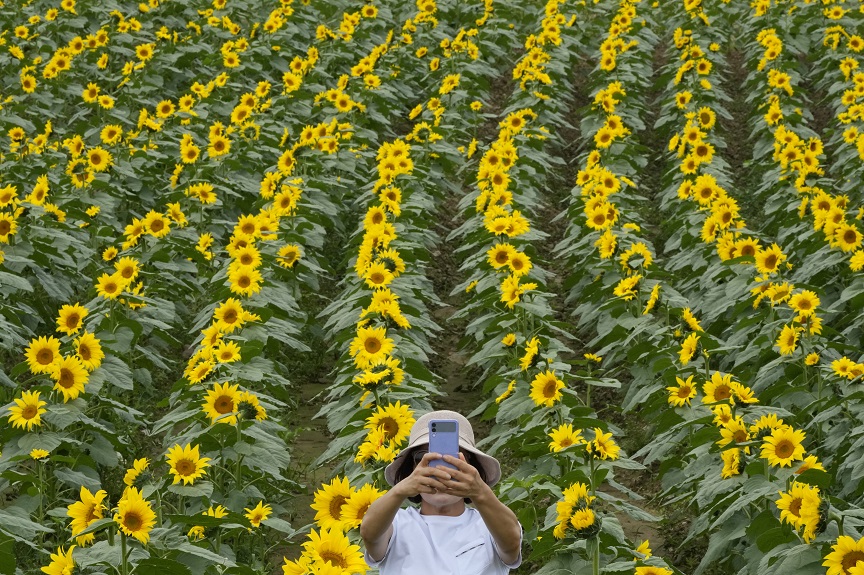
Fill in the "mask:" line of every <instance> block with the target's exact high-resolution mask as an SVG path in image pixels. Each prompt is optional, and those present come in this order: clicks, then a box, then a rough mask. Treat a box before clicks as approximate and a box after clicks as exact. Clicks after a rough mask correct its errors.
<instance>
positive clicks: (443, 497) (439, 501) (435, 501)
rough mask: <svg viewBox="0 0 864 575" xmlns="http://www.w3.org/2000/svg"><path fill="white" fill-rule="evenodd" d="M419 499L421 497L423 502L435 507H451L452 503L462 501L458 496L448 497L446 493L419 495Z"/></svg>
mask: <svg viewBox="0 0 864 575" xmlns="http://www.w3.org/2000/svg"><path fill="white" fill-rule="evenodd" d="M420 497H422V498H423V501H425V502H426V503H428V504H430V505H434V506H436V507H443V506H445V505H453V504H454V503H458V502H460V501H462V498H461V497H459V496H458V495H450V494H448V493H421V494H420Z"/></svg>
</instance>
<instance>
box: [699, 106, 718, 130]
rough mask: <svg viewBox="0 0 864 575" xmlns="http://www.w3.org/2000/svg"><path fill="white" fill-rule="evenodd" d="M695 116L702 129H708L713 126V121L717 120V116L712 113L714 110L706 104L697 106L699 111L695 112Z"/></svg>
mask: <svg viewBox="0 0 864 575" xmlns="http://www.w3.org/2000/svg"><path fill="white" fill-rule="evenodd" d="M696 118H697V119H698V120H699V126H700V127H701V128H702V129H703V130H710V129H711V128H713V127H714V123H715V122H716V121H717V116H716V115H715V114H714V110H712V109H711V108H708V107H707V106H703V107H702V108H699V111H698V112H696Z"/></svg>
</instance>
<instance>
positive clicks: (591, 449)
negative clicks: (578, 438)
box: [586, 427, 621, 459]
mask: <svg viewBox="0 0 864 575" xmlns="http://www.w3.org/2000/svg"><path fill="white" fill-rule="evenodd" d="M586 450H587V451H588V453H591V454H593V455H594V457H598V458H601V459H618V453H619V452H620V451H621V448H620V447H618V444H617V443H615V440H614V439H612V432H611V431H610V432H609V433H603V430H602V429H600V428H599V427H595V428H594V441H590V442H587V445H586Z"/></svg>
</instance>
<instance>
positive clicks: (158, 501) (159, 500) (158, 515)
mask: <svg viewBox="0 0 864 575" xmlns="http://www.w3.org/2000/svg"><path fill="white" fill-rule="evenodd" d="M155 493H156V520H157V521H158V522H159V525H160V526H161V525H162V495H161V493H159V490H158V489H157V490H156V492H155Z"/></svg>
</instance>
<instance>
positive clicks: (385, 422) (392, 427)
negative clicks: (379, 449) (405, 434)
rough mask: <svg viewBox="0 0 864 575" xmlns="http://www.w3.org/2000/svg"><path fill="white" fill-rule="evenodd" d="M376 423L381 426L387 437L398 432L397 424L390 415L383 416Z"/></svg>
mask: <svg viewBox="0 0 864 575" xmlns="http://www.w3.org/2000/svg"><path fill="white" fill-rule="evenodd" d="M378 425H379V426H380V427H381V428H383V430H384V435H385V436H387V439H392V438H394V437H396V434H397V433H398V432H399V424H398V423H397V422H396V421H395V420H394V419H393V418H392V417H385V418H384V419H382V420H381V423H379V424H378Z"/></svg>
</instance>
